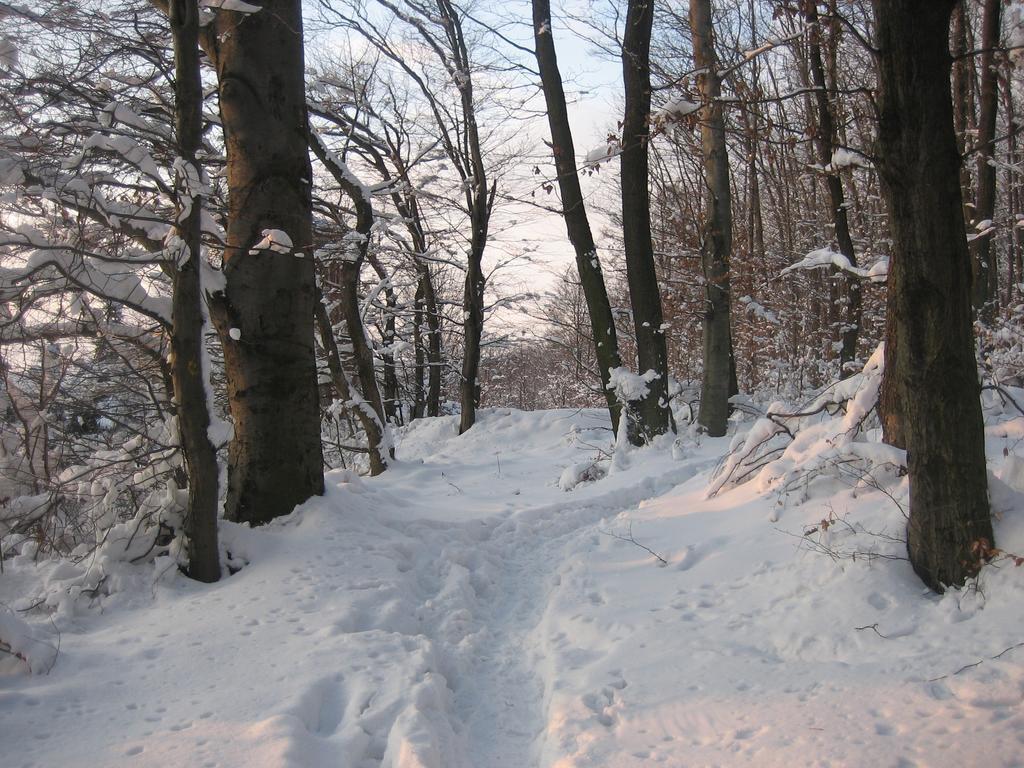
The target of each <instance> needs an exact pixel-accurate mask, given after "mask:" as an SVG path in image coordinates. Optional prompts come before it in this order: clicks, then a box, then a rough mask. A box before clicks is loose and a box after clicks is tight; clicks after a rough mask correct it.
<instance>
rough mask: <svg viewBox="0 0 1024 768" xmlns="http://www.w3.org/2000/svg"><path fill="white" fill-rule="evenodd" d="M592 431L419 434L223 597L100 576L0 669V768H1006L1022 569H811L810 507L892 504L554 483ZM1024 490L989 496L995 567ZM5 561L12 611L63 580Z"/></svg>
mask: <svg viewBox="0 0 1024 768" xmlns="http://www.w3.org/2000/svg"><path fill="white" fill-rule="evenodd" d="M600 426H601V422H600V416H599V415H598V414H593V413H583V414H577V413H573V412H568V411H566V412H548V413H541V414H522V413H516V412H503V411H490V412H485V413H484V414H483V419H482V421H481V423H480V424H479V425H478V427H475V428H474V429H473V430H471V431H470V432H469V433H468V434H467V435H464V436H462V437H456V436H455V434H454V422H453V420H451V419H437V420H425V421H422V422H418V423H416V424H414V425H413V426H412V427H411V428H409V429H408V430H406V432H405V434H404V435H403V438H402V443H401V445H400V457H401V459H402V460H401V462H400V463H399V464H398V465H397V466H396V467H395V468H393V469H392V470H390V471H389V472H388V473H386V474H385V475H384V476H382V477H381V478H376V479H373V480H360V479H358V478H355V477H349V476H346V475H344V474H338V475H335V476H334V477H333V478H332V480H333V482H332V484H331V487H330V490H329V492H328V494H327V496H326V497H324V498H323V499H318V500H314V501H312V502H310V503H309V504H307V505H306V506H305V507H304V508H303V509H301V510H300V511H298V512H296V513H295V514H294V515H292V516H291V517H290V518H288V519H286V520H283V521H281V522H280V523H278V524H275V525H272V526H267V527H265V528H261V529H257V530H249V529H245V528H242V527H239V526H232V525H226V526H225V527H224V538H225V542H226V544H227V546H228V547H229V549H230V550H231V553H232V555H233V557H235V558H238V559H243V560H245V561H247V562H248V565H246V566H245V567H244V568H243V569H242V570H241V571H239V572H238V573H236V574H235V575H233V576H231V577H230V578H228V579H225V580H224V581H222V582H221V583H219V584H216V585H212V586H202V585H197V584H192V583H190V582H188V581H187V580H185V579H183V578H180V577H177V576H175V575H174V573H173V572H168V573H167V574H165V575H164V577H163V578H162V579H161V580H159V581H158V582H155V583H154V579H155V576H156V572H155V571H154V569H153V568H152V567H142V566H136V567H133V568H126V569H125V568H122V569H120V570H117V571H112V574H113V575H112V576H111V579H112V580H113V581H114V582H115V583H111V584H109V585H108V586H109V587H111V588H112V590H113V594H112V595H111V596H110V597H107V598H105V599H104V600H103V601H102V603H98V602H94V604H93V607H92V608H87V607H85V606H86V605H87V603H88V602H89V601H88V600H87V599H85V598H79V599H78V600H72V599H70V598H68V599H67V600H65V601H64V602H63V603H62V605H61V610H60V611H59V612H58V614H57V616H56V618H55V621H56V622H57V625H58V626H59V627H60V629H61V636H60V642H61V650H60V655H59V657H58V662H57V665H56V666H55V667H54V669H53V670H52V671H51V672H50V674H48V675H35V676H27V675H24V674H21V673H16V674H12V675H8V676H0V744H2V745H3V756H2V758H0V764H2V765H4V766H5V767H6V766H8V765H10V766H16V767H22V766H23V767H24V768H28V767H29V766H31V767H32V768H64V767H65V766H67V767H69V768H71V767H74V766H79V767H81V768H98V767H100V766H103V767H104V768H105V767H106V766H147V767H153V768H155V767H157V766H169V765H194V766H200V767H202V768H234V767H235V766H238V767H239V768H241V767H242V766H245V767H246V768H250V767H255V768H260V767H261V766H265V767H266V768H328V767H330V768H338V767H339V766H340V767H341V768H502V767H504V766H508V767H509V768H571V767H572V766H580V767H581V768H582V766H603V767H604V768H629V767H630V766H647V765H665V766H680V767H681V766H704V765H725V766H728V765H751V766H773V765H779V766H783V765H784V766H793V765H808V766H810V765H825V766H855V765H866V764H871V763H876V764H878V765H880V766H890V765H892V766H895V765H899V766H906V767H909V766H912V765H920V766H939V765H971V764H985V765H1001V766H1016V765H1024V761H1022V759H1021V758H1020V757H1019V755H1020V754H1022V750H1024V648H1020V649H1016V650H1010V651H1008V652H1006V653H1004V654H1003V655H1002V656H1000V657H999V658H998V659H993V658H992V657H993V656H996V655H997V654H998V653H1000V652H1001V651H1003V650H1004V649H1007V648H1010V647H1011V646H1013V645H1014V644H1016V643H1020V642H1021V640H1024V617H1022V616H1021V614H1020V611H1019V606H1020V604H1021V598H1022V597H1024V588H1022V586H1021V583H1022V582H1024V575H1022V573H1021V571H1020V570H1019V569H1012V568H1010V569H1003V570H1001V571H998V572H993V573H992V574H990V575H988V576H987V577H986V581H985V584H984V588H985V589H984V591H985V593H986V594H978V593H973V594H962V595H954V594H950V595H947V596H946V597H943V598H941V599H940V598H936V597H934V596H924V595H923V594H922V590H921V588H920V587H919V585H918V583H917V582H916V580H915V578H914V577H913V575H912V574H910V573H909V568H907V567H906V565H905V563H902V562H900V561H891V560H880V561H872V562H863V561H861V562H843V561H839V562H833V561H832V560H831V559H829V558H828V557H825V556H822V555H819V554H812V553H808V552H807V551H806V550H805V548H804V547H803V546H802V538H803V537H802V536H801V535H800V534H801V533H802V531H803V529H804V525H805V524H808V523H814V522H816V521H818V520H820V519H821V518H822V517H823V516H824V515H826V514H829V512H828V510H832V511H833V512H834V513H835V514H836V515H840V516H845V519H849V520H851V521H854V522H856V523H857V524H859V525H863V526H866V527H868V528H869V529H871V530H876V531H878V530H882V529H884V528H885V526H887V525H891V524H892V522H893V519H894V518H893V510H892V509H891V505H889V503H888V501H887V500H885V499H883V498H882V497H881V495H880V494H874V496H872V495H870V494H868V495H864V494H863V493H862V494H861V496H860V497H858V496H856V495H852V494H851V493H850V491H849V490H848V489H846V490H844V489H842V488H840V487H837V486H835V485H830V486H829V485H826V486H822V487H821V488H818V489H815V488H805V489H803V491H802V493H803V496H802V498H801V500H800V501H799V503H794V504H785V505H782V506H778V505H775V504H773V502H772V500H771V499H769V498H767V497H765V496H763V495H758V494H757V493H755V492H754V491H753V490H750V489H742V488H741V489H738V490H736V491H732V492H730V493H728V494H724V495H722V496H719V497H717V498H715V499H711V500H707V499H704V496H703V494H704V489H705V488H706V487H707V482H708V478H707V470H708V469H709V468H710V467H711V466H713V464H714V463H715V461H716V460H717V457H718V456H719V455H720V454H721V453H722V452H723V451H724V449H725V442H724V441H706V442H705V444H703V445H701V446H696V445H693V444H688V445H687V446H685V450H682V451H677V452H676V455H675V456H673V451H672V450H671V449H670V448H669V447H668V446H665V447H663V448H661V449H648V450H645V451H643V452H640V453H637V454H635V455H634V456H633V457H632V458H631V463H630V464H629V465H628V466H621V467H619V468H618V469H617V471H616V472H615V473H613V474H611V475H609V476H608V477H605V478H604V479H603V480H600V481H599V482H594V483H587V484H584V485H580V486H578V487H577V488H576V489H575V490H573V491H572V492H570V493H567V492H565V491H563V490H561V489H560V488H559V487H558V484H557V481H558V479H559V477H560V475H561V474H562V470H563V469H564V468H565V467H567V466H570V465H572V464H573V463H575V462H579V461H582V460H584V459H586V458H588V457H589V458H593V456H594V455H595V449H594V448H593V446H596V445H601V444H603V442H604V441H606V440H607V432H606V431H602V430H601V428H600ZM996 448H998V446H994V447H993V450H994V451H995V452H996V453H997V454H998V451H997V450H996ZM1004 491H1005V489H1004ZM1022 499H1024V496H1022V495H1021V494H1012V493H1008V492H1004V497H1003V498H1001V499H1000V500H999V501H998V505H999V509H998V511H999V513H1000V516H1001V519H1000V522H999V530H998V531H997V534H998V536H999V540H1000V541H1001V543H1002V544H1003V546H1005V547H1007V548H1008V549H1012V548H1014V547H1016V548H1018V549H1024V504H1022V503H1021V501H1022ZM897 515H898V513H897ZM776 518H777V519H778V521H777V522H776ZM786 534H793V535H786ZM630 535H632V536H634V537H635V538H636V541H637V542H639V543H641V544H644V545H645V546H650V547H651V549H653V550H654V551H656V552H658V553H659V555H661V556H662V557H664V559H665V560H666V562H667V565H665V566H660V565H659V563H658V561H657V560H656V559H655V558H654V557H653V556H652V555H651V554H649V553H648V552H647V551H645V550H644V549H642V548H641V547H639V546H637V545H634V544H632V543H629V542H626V541H623V540H622V537H627V538H628V536H630ZM830 535H831V534H830ZM841 536H842V531H840V532H838V533H836V534H835V536H834V538H832V539H822V541H824V542H825V543H827V544H830V545H832V546H834V547H838V548H841V547H842V546H843V543H844V542H843V539H842V538H841ZM11 565H12V566H13V567H11V568H9V570H8V572H7V573H6V574H5V575H4V576H3V577H2V578H0V600H3V601H4V602H8V603H11V602H13V601H14V597H13V595H17V594H18V593H19V591H25V590H27V589H30V588H32V587H33V586H35V587H38V586H39V584H46V585H48V588H49V589H50V590H51V591H54V590H57V591H59V587H60V584H61V583H62V579H71V578H72V577H73V576H74V574H73V573H72V570H73V569H69V567H67V566H49V565H47V566H43V567H38V568H37V567H35V566H30V565H28V564H27V563H23V564H21V565H16V564H11ZM158 567H159V566H158ZM69 583H70V582H69ZM872 625H873V628H872ZM979 660H983V663H982V664H980V665H978V666H976V667H972V668H970V669H967V670H965V671H962V672H958V670H960V668H961V667H963V666H964V665H966V664H969V663H973V662H976V661H979ZM5 664H8V665H10V666H7V667H5V668H4V669H5V670H6V671H8V672H17V667H16V664H15V662H14V661H12V660H8V662H5Z"/></svg>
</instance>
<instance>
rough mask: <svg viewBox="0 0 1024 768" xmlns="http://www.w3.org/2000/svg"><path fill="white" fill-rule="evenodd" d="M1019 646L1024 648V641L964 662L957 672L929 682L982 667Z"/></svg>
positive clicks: (934, 678)
mask: <svg viewBox="0 0 1024 768" xmlns="http://www.w3.org/2000/svg"><path fill="white" fill-rule="evenodd" d="M1017 648H1024V642H1020V643H1017V644H1016V645H1011V646H1010V647H1009V648H1004V649H1003V650H1001V651H1000V652H999V653H997V654H996V655H995V656H989V657H988V658H987V659H978V660H977V661H975V662H974V663H972V664H964V665H963V666H962V667H960V669H958V670H957V671H956V672H953V673H952V674H950V675H942V676H940V677H933V678H932V679H931V680H929V681H928V682H929V683H935V682H938V681H939V680H945V679H946V678H947V677H954V676H955V675H959V674H960V673H961V672H965V671H967V670H968V669H974V667H980V666H981V665H982V664H984V663H985V662H986V661H995V660H996V659H998V658H999V657H1001V656H1004V655H1005V654H1007V653H1009V652H1010V651H1014V650H1016V649H1017Z"/></svg>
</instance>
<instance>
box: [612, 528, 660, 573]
mask: <svg viewBox="0 0 1024 768" xmlns="http://www.w3.org/2000/svg"><path fill="white" fill-rule="evenodd" d="M600 532H601V533H603V534H604V535H605V536H611V537H612V538H613V539H618V540H619V541H625V542H627V543H629V544H635V545H636V546H638V547H640V549H642V550H644V551H646V552H650V553H651V554H652V555H654V556H655V557H656V558H657V559H658V562H660V563H661V564H662V566H665V565H668V560H666V559H665V558H664V557H662V556H661V555H659V554H658V553H657V552H655V551H654V550H653V549H651V548H650V547H646V546H644V545H643V544H641V543H640V542H639V541H637V540H636V539H634V538H633V522H632V521H630V523H629V529H628V531H627V534H628V535H626V536H623V535H622V534H621V533H615V532H614V531H600Z"/></svg>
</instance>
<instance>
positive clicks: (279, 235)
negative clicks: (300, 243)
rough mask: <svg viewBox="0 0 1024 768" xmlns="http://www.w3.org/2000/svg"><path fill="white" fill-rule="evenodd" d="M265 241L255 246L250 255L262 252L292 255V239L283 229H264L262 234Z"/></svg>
mask: <svg viewBox="0 0 1024 768" xmlns="http://www.w3.org/2000/svg"><path fill="white" fill-rule="evenodd" d="M260 234H261V235H263V239H262V240H260V241H259V242H258V243H256V245H254V246H253V247H252V248H251V249H250V250H249V253H251V254H256V253H259V252H260V251H273V252H274V253H291V252H292V248H293V247H294V246H293V245H292V239H291V237H289V236H288V233H287V232H285V231H284V230H283V229H264V230H263V231H262V232H261V233H260Z"/></svg>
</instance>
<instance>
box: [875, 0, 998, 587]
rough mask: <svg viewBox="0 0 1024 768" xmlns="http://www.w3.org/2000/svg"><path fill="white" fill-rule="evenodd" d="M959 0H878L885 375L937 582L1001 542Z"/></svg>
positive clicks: (946, 582)
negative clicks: (966, 161)
mask: <svg viewBox="0 0 1024 768" xmlns="http://www.w3.org/2000/svg"><path fill="white" fill-rule="evenodd" d="M954 4H955V3H954V0H874V9H875V19H876V23H877V44H878V47H879V51H880V53H879V69H880V72H879V86H880V93H879V100H880V103H879V108H880V124H879V135H878V152H877V155H878V170H879V174H880V176H881V178H882V182H883V188H884V192H885V195H886V199H887V203H888V206H889V213H890V227H891V234H892V255H891V259H890V267H889V270H890V271H889V297H888V307H887V309H888V312H889V315H890V316H889V324H888V327H887V329H888V332H889V333H890V334H891V337H890V339H889V343H888V344H887V346H886V361H885V376H886V378H887V379H889V380H890V382H891V383H892V384H893V385H894V387H895V390H896V392H897V393H898V397H899V405H900V407H901V408H902V411H903V416H904V424H903V426H904V429H905V437H906V447H907V463H908V469H909V474H910V519H909V522H908V526H907V549H908V552H909V554H910V562H911V565H912V566H913V568H914V570H915V572H917V574H918V575H919V576H920V577H921V579H922V580H923V581H924V582H925V584H927V585H928V586H929V587H931V588H932V589H934V590H937V591H941V590H943V589H944V588H945V587H946V586H951V585H959V584H963V583H964V581H965V579H967V578H968V577H970V576H972V575H974V574H975V573H977V571H978V569H979V567H980V565H981V558H980V557H979V546H980V548H981V549H984V548H986V547H989V546H992V545H993V534H992V523H991V519H990V516H989V505H988V495H987V475H986V469H985V446H984V433H983V427H982V416H981V404H980V400H979V385H978V376H977V368H976V362H975V356H974V337H973V333H972V325H971V296H970V284H971V261H970V254H969V252H968V249H967V238H966V230H965V227H964V220H963V216H962V214H961V211H962V197H961V190H960V183H959V181H960V155H959V152H958V151H957V144H956V136H955V134H954V130H953V109H952V102H951V98H950V65H951V57H950V55H949V47H948V42H949V22H950V13H951V12H952V10H953V6H954Z"/></svg>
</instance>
